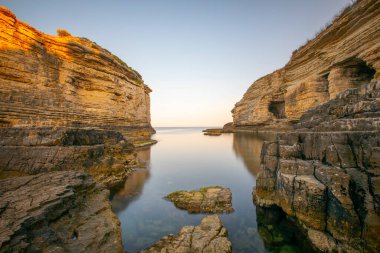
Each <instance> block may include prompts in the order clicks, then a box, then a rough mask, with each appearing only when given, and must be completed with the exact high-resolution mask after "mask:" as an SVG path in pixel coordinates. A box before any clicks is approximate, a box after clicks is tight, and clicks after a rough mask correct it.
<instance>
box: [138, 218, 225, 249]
mask: <svg viewBox="0 0 380 253" xmlns="http://www.w3.org/2000/svg"><path fill="white" fill-rule="evenodd" d="M156 252H157V253H160V252H167V253H182V252H183V253H185V252H192V253H202V252H205V253H206V252H207V253H230V252H232V245H231V242H230V241H229V240H228V238H227V230H226V229H225V228H224V226H223V224H222V222H221V221H220V219H219V217H218V216H217V215H211V216H206V217H205V218H203V219H202V221H201V224H200V225H198V226H195V227H193V226H185V227H183V228H182V229H181V231H180V232H179V234H178V235H175V236H173V235H169V236H165V237H163V238H162V239H161V240H160V241H158V242H157V243H156V244H154V245H153V246H151V247H150V248H149V249H147V250H144V251H142V252H141V253H156Z"/></svg>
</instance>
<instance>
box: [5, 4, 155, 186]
mask: <svg viewBox="0 0 380 253" xmlns="http://www.w3.org/2000/svg"><path fill="white" fill-rule="evenodd" d="M0 28H1V32H0V82H1V85H0V86H1V87H0V137H1V138H0V178H4V177H9V176H20V175H28V174H36V173H40V172H47V171H52V170H70V169H76V170H80V169H84V170H86V171H88V172H89V173H91V174H92V175H93V176H95V178H96V179H99V181H102V182H104V183H106V184H107V185H110V186H112V185H115V184H118V183H120V182H121V181H123V180H125V178H126V176H127V175H128V174H129V172H130V169H131V168H132V167H134V166H138V160H136V155H135V153H134V151H133V147H134V145H133V144H135V146H142V145H144V144H152V143H153V142H152V141H149V138H150V136H151V134H152V133H153V132H154V130H153V129H152V128H151V126H150V102H149V93H150V92H151V90H150V89H149V87H148V86H147V85H145V84H144V82H143V80H142V78H141V76H140V75H139V73H137V72H136V71H135V70H133V69H132V68H131V67H129V66H128V65H127V64H125V63H124V62H123V61H121V60H120V59H119V58H117V57H116V56H114V55H112V54H111V53H110V52H108V51H107V50H106V49H103V48H102V47H100V46H98V45H97V44H96V43H94V42H92V41H90V40H88V39H86V38H78V37H73V36H71V35H70V34H69V33H68V32H65V31H61V32H60V33H59V36H51V35H47V34H44V33H42V32H40V31H38V30H36V29H34V28H33V27H31V26H29V25H28V24H26V23H24V22H21V21H19V20H17V19H16V17H15V15H14V14H13V13H11V12H10V11H9V10H7V9H5V8H4V7H0Z"/></svg>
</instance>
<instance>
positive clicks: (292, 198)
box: [253, 80, 380, 252]
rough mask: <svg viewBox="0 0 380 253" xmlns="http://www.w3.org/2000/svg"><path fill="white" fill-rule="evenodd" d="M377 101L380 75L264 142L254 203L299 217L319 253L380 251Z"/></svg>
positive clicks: (379, 174) (379, 143) (379, 134)
mask: <svg viewBox="0 0 380 253" xmlns="http://www.w3.org/2000/svg"><path fill="white" fill-rule="evenodd" d="M379 101H380V81H379V80H377V81H372V82H371V83H369V84H367V85H363V86H362V87H360V88H352V89H349V90H347V91H345V92H343V93H341V94H340V95H338V97H337V98H335V99H332V100H330V101H329V102H327V103H325V104H323V105H321V106H318V107H316V108H315V109H313V110H309V111H308V112H307V113H306V114H304V115H303V116H302V117H301V119H300V123H298V124H297V125H296V129H297V130H296V131H293V132H287V133H279V134H278V135H277V140H276V141H273V142H266V143H264V145H263V149H262V157H261V172H260V173H259V175H258V177H257V183H256V190H255V191H254V193H253V195H254V199H255V202H256V204H257V205H259V206H264V207H269V206H273V205H275V206H279V207H281V209H282V210H283V211H284V212H285V213H286V214H287V215H289V216H291V217H294V218H296V220H297V221H298V223H300V224H301V227H302V228H303V229H304V230H305V234H306V235H307V237H308V239H309V240H310V242H311V244H312V245H313V246H314V247H315V249H317V250H320V251H323V252H336V251H337V252H379V250H380V243H379V240H378V236H379V234H380V191H379V189H380V184H379V182H380V131H379V130H380V124H379V122H380V121H379V115H380V114H379V113H380V103H379Z"/></svg>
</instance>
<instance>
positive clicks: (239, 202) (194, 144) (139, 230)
mask: <svg viewBox="0 0 380 253" xmlns="http://www.w3.org/2000/svg"><path fill="white" fill-rule="evenodd" d="M156 130H157V134H156V135H155V136H154V138H155V139H156V140H158V143H157V144H156V145H154V146H152V147H149V148H146V149H142V150H140V151H139V152H138V153H139V157H140V158H141V159H143V160H145V161H147V163H148V169H147V170H145V169H142V170H138V171H136V172H135V173H134V174H132V175H131V176H130V177H129V178H128V180H127V181H126V183H125V186H124V188H122V189H120V190H119V191H118V192H117V193H116V194H115V195H114V196H113V198H112V206H113V209H114V211H115V212H116V214H117V215H118V217H119V219H120V221H121V226H122V236H123V243H124V250H126V251H128V252H137V251H139V250H142V249H145V248H147V247H149V246H150V245H152V244H154V243H155V242H157V241H158V240H159V239H160V238H161V237H163V236H165V235H168V234H176V233H178V232H179V230H180V229H181V228H182V227H183V226H185V225H197V224H199V223H200V220H201V219H202V217H204V215H201V214H199V215H194V214H188V213H187V212H186V211H183V210H179V209H177V208H176V207H175V206H174V205H173V204H172V203H171V202H169V201H167V200H165V199H164V196H166V195H167V194H169V193H171V192H173V191H178V190H192V189H198V188H201V187H205V186H214V185H219V186H224V187H229V188H230V189H231V190H232V201H233V207H234V209H235V212H233V213H231V214H222V215H220V217H221V220H222V222H223V224H224V225H225V226H226V228H227V229H228V232H229V239H230V240H231V242H232V245H233V251H234V252H267V251H268V240H269V244H270V243H271V241H273V238H275V237H276V235H275V236H273V235H271V231H275V230H274V229H273V225H274V226H275V225H276V224H269V225H265V226H266V227H265V226H264V228H265V229H264V230H262V232H261V234H262V235H263V238H262V236H260V234H259V232H258V230H259V229H258V224H257V214H256V213H258V214H260V213H263V212H258V210H256V207H255V205H254V204H253V202H252V187H253V186H255V181H256V179H255V177H256V175H257V173H258V172H259V164H260V152H261V146H262V143H263V141H264V140H265V139H272V138H273V136H269V135H268V136H259V135H257V134H252V133H237V134H223V135H222V136H205V135H203V133H202V132H201V130H202V129H201V128H158V129H156ZM264 213H265V215H266V216H268V213H267V212H264ZM271 217H273V215H270V218H271ZM272 220H273V219H272ZM259 223H262V222H259ZM264 223H265V222H264ZM275 223H278V222H277V221H276V222H275ZM259 225H260V224H259ZM268 231H269V233H267V232H268ZM276 233H277V232H276ZM266 234H268V236H265V235H266ZM277 237H278V236H277ZM268 238H269V239H268ZM263 239H264V240H263ZM275 239H276V238H275ZM269 246H270V245H269Z"/></svg>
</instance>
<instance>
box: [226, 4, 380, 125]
mask: <svg viewBox="0 0 380 253" xmlns="http://www.w3.org/2000/svg"><path fill="white" fill-rule="evenodd" d="M379 27H380V2H379V1H377V0H360V1H356V3H355V4H353V5H352V6H351V7H349V8H347V9H346V10H345V11H343V12H342V14H341V15H340V16H339V17H338V18H337V19H335V20H334V22H333V23H332V24H331V25H330V26H328V27H327V28H326V29H324V30H323V31H322V32H321V33H320V34H319V35H318V36H317V37H316V38H315V39H313V40H311V41H309V42H308V43H307V44H305V45H304V46H302V47H301V48H300V49H298V50H296V51H295V52H293V55H292V57H291V59H290V61H289V62H288V63H287V64H286V65H285V67H283V68H282V69H279V70H277V71H275V72H273V73H271V74H269V75H267V76H264V77H262V78H260V79H259V80H257V81H255V82H254V83H253V84H252V85H251V86H250V87H249V89H248V90H247V91H246V93H245V94H244V96H243V98H242V99H241V100H240V101H239V102H238V103H236V105H235V107H234V108H233V110H232V113H233V120H234V124H235V126H237V127H238V128H239V127H240V128H244V127H247V126H250V127H260V128H261V129H262V128H263V127H264V126H266V127H268V128H289V127H290V125H292V123H294V122H297V121H299V119H300V118H301V117H302V115H303V114H304V113H305V112H306V111H307V110H309V109H311V108H314V107H316V106H318V105H320V104H321V103H323V102H327V101H329V100H330V99H334V98H335V97H336V96H337V94H339V93H341V92H343V91H345V90H347V89H350V88H357V87H360V86H361V85H362V84H365V83H368V82H369V81H370V80H371V79H372V78H373V76H374V75H375V73H376V71H377V72H379V71H380V60H379V59H380V53H379V52H380V29H379Z"/></svg>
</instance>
